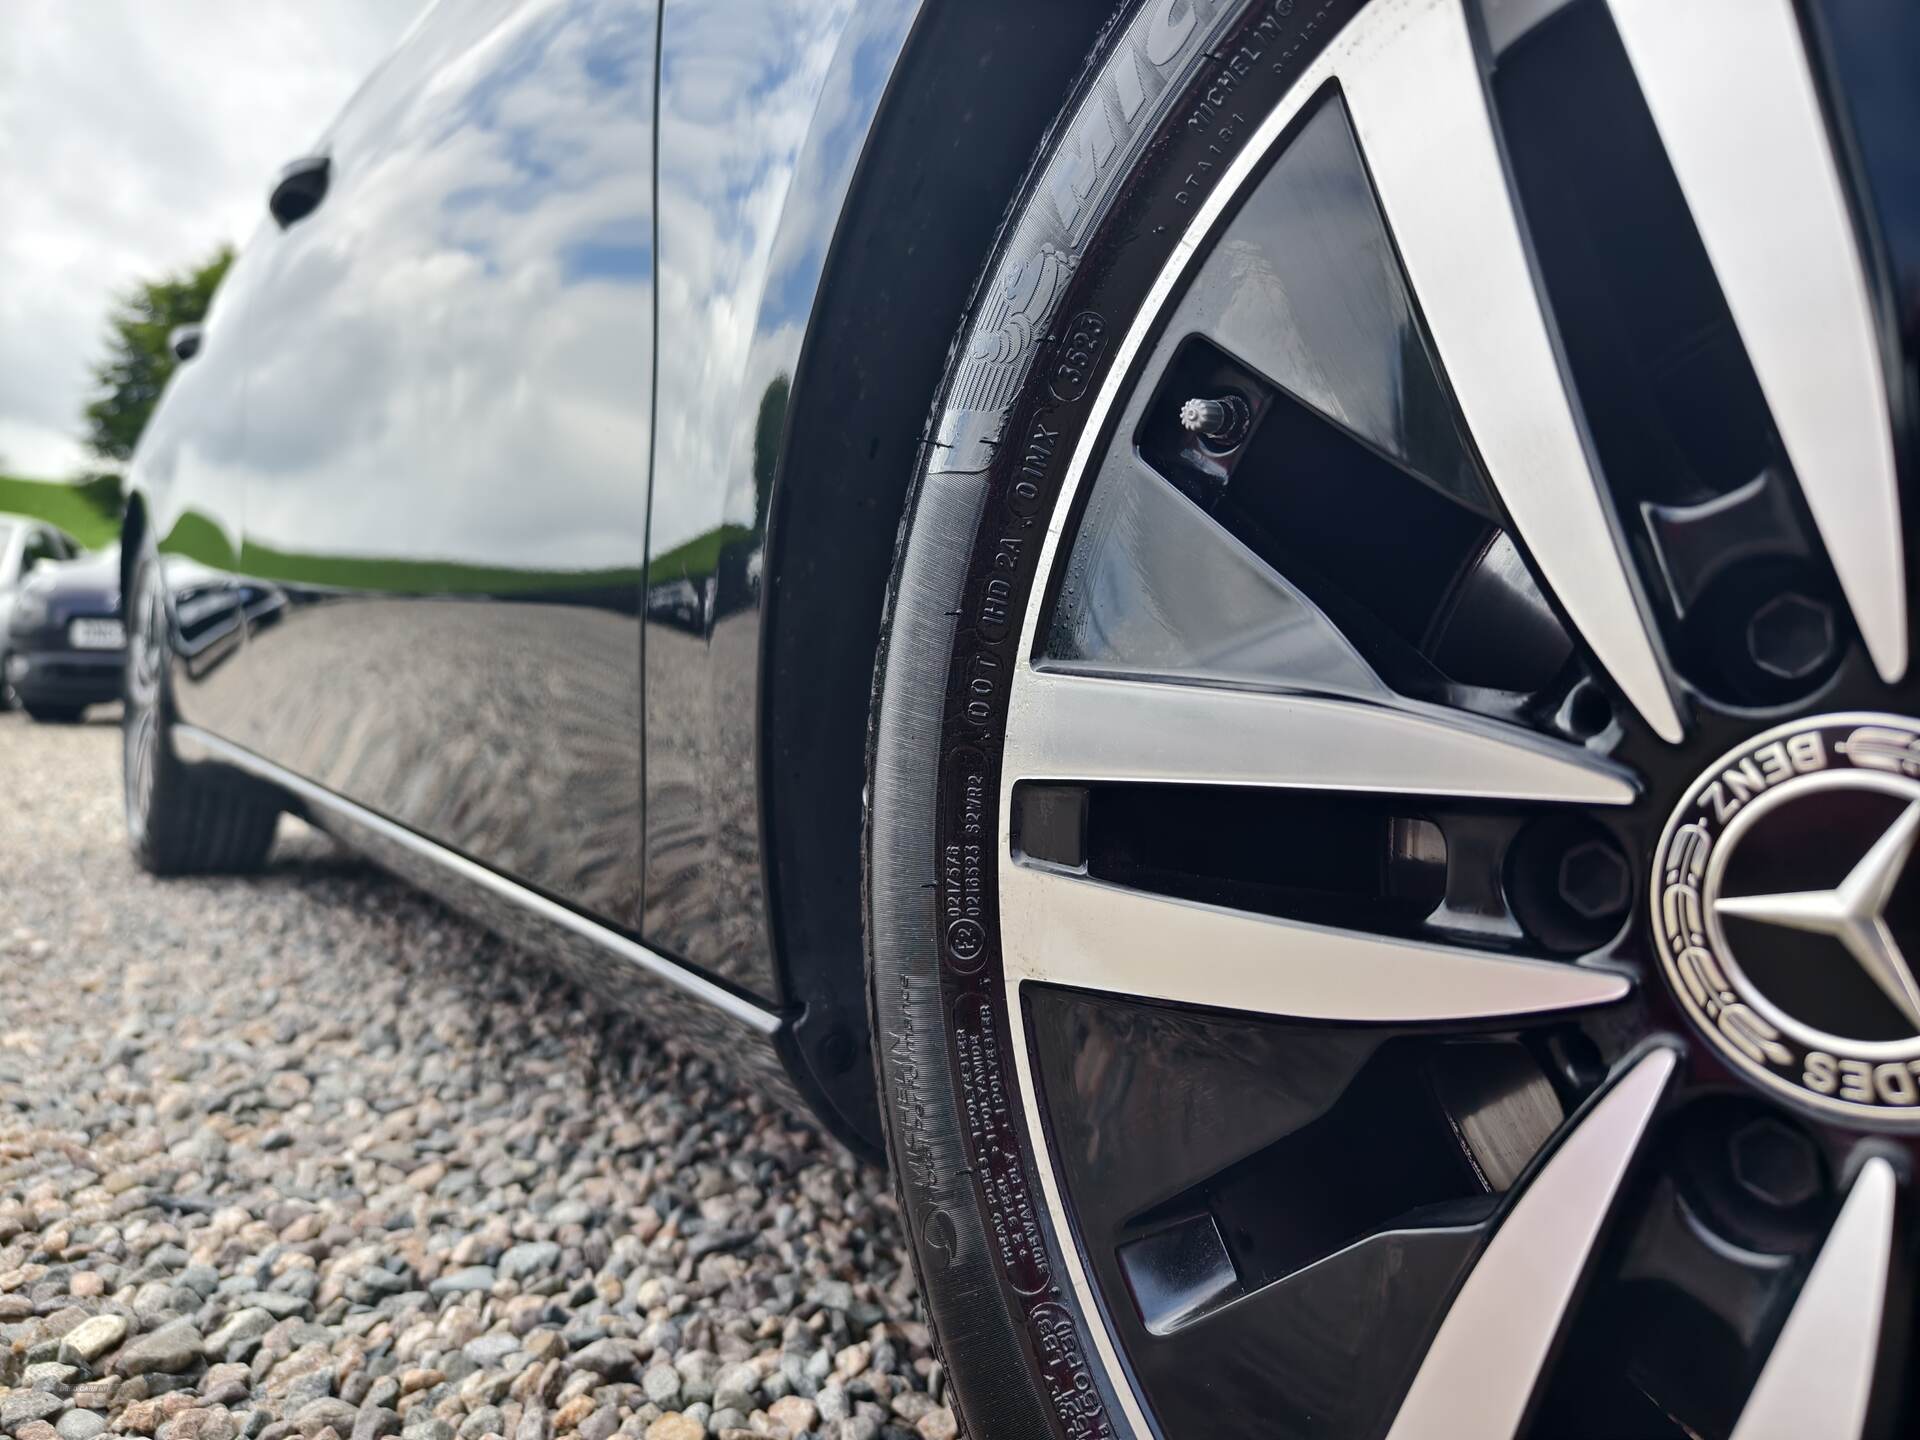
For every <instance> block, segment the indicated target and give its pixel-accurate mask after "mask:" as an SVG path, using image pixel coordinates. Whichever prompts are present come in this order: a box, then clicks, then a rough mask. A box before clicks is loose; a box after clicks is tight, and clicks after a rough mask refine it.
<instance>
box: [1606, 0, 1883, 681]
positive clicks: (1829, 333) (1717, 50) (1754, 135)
mask: <svg viewBox="0 0 1920 1440" xmlns="http://www.w3.org/2000/svg"><path fill="white" fill-rule="evenodd" d="M1612 8H1613V17H1614V22H1615V24H1616V25H1617V26H1618V28H1619V31H1620V38H1621V39H1622V41H1624V42H1625V45H1626V49H1627V55H1628V57H1629V59H1630V60H1631V61H1632V63H1633V68H1634V73H1635V75H1636V76H1637V77H1638V78H1639V81H1640V88H1641V91H1642V93H1643V94H1644V95H1645V96H1646V100H1647V106H1648V108H1649V109H1650V110H1651V111H1652V112H1653V119H1654V123H1655V125H1656V126H1657V127H1658V128H1659V131H1660V139H1661V141H1662V143H1663V144H1664V145H1665V147H1666V151H1667V156H1668V158H1669V159H1670V160H1671V161H1672V163H1673V170H1674V174H1675V176H1677V177H1678V179H1679V181H1680V189H1681V192H1682V193H1683V194H1684V195H1685V196H1686V199H1687V205H1688V208H1689V209H1690V210H1691V211H1692V212H1693V219H1694V223H1695V225H1696V226H1698V227H1699V231H1700V238H1701V241H1702V243H1703V244H1704V245H1705V247H1706V251H1707V256H1708V258H1709V259H1710V260H1711V261H1712V262H1713V268H1714V271H1715V273H1716V274H1717V276H1718V278H1719V281H1720V288H1721V290H1722V292H1723V293H1724V294H1725V295H1726V299H1727V308H1728V309H1729V310H1730V311H1731V312H1732V314H1733V319H1734V324H1735V325H1736V326H1737V327H1738V329H1739V331H1740V338H1741V340H1742V341H1743V342H1744V343H1745V345H1746V349H1747V354H1748V356H1749V358H1750V359H1751V360H1752V362H1753V369H1754V373H1755V375H1756V376H1758V378H1759V381H1760V389H1761V391H1762V393H1764V394H1765V396H1766V398H1767V405H1768V407H1769V408H1770V409H1771V410H1772V411H1773V419H1774V423H1775V424H1776V425H1777V426H1778V427H1779V430H1780V438H1781V441H1782V442H1783V443H1784V444H1785V446H1786V450H1787V455H1788V457H1789V458H1790V459H1791V460H1792V461H1793V468H1794V472H1795V474H1797V475H1798V477H1799V480H1800V488H1801V490H1802V492H1803V493H1804V494H1805V495H1806V498H1807V506H1808V508H1809V509H1810V510H1812V512H1813V518H1814V521H1815V522H1816V523H1817V524H1818V525H1819V527H1820V538H1821V539H1822V540H1823V541H1824V542H1825V544H1826V547H1827V554H1828V555H1829V556H1830V557H1831V559H1832V561H1833V568H1834V570H1835V572H1836V573H1837V574H1838V575H1839V577H1840V586H1841V588H1842V589H1843V590H1844V591H1845V592H1846V596H1847V602H1848V604H1849V605H1851V606H1852V608H1853V614H1854V619H1855V620H1856V621H1857V622H1858V624H1859V626H1860V633H1861V635H1862V637H1864V639H1865V640H1866V643H1867V649H1868V651H1869V653H1870V654H1871V655H1872V656H1873V662H1874V665H1875V666H1876V668H1878V670H1879V671H1880V674H1881V676H1882V677H1883V678H1885V679H1886V680H1888V681H1893V680H1897V679H1899V678H1900V676H1901V675H1902V674H1904V673H1905V671H1906V668H1907V602H1906V576H1905V567H1904V562H1903V560H1902V557H1901V549H1900V537H1901V531H1900V497H1899V492H1898V488H1897V485H1896V481H1895V477H1894V464H1893V433H1892V427H1891V423H1890V420H1889V417H1888V411H1887V397H1886V392H1885V389H1884V385H1885V379H1884V376H1883V375H1882V372H1881V366H1880V359H1879V349H1878V346H1877V344H1876V341H1875V338H1874V323H1873V309H1872V302H1871V300H1870V299H1869V298H1868V293H1867V282H1866V275H1865V271H1864V268H1863V266H1862V263H1861V260H1860V256H1859V253H1858V251H1857V249H1856V247H1855V243H1854V234H1853V225H1852V222H1851V220H1850V219H1849V215H1848V209H1847V200H1846V195H1845V192H1844V190H1843V189H1842V186H1841V181H1840V175H1839V171H1838V169H1837V167H1836V165H1835V163H1834V158H1833V151H1832V148H1831V147H1830V145H1829V144H1828V141H1827V131H1826V122H1825V120H1824V118H1823V117H1822V115H1821V112H1820V101H1819V97H1818V95H1817V94H1816V92H1815V89H1814V82H1813V76H1812V74H1811V72H1810V70H1809V68H1808V64H1807V56H1806V51H1805V47H1804V45H1803V43H1802V41H1801V38H1800V29H1799V24H1798V22H1797V21H1796V20H1795V18H1794V13H1793V6H1792V4H1791V3H1790V0H1686V3H1684V4H1680V3H1676V0H1612Z"/></svg>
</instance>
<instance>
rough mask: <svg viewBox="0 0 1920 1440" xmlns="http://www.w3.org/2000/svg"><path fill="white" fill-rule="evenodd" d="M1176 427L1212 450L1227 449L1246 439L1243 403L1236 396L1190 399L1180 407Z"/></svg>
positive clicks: (1244, 407) (1244, 405)
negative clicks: (1201, 441)
mask: <svg viewBox="0 0 1920 1440" xmlns="http://www.w3.org/2000/svg"><path fill="white" fill-rule="evenodd" d="M1180 428H1181V429H1183V430H1185V431H1187V432H1188V433H1189V434H1193V435H1198V436H1199V437H1200V438H1201V439H1202V440H1203V441H1205V442H1206V443H1207V445H1208V446H1209V447H1210V448H1212V449H1216V450H1231V449H1233V448H1234V446H1236V445H1238V444H1239V443H1240V442H1241V441H1242V440H1244V439H1246V437H1247V403H1246V401H1244V400H1242V399H1241V398H1240V397H1239V396H1238V395H1222V396H1221V397H1220V398H1219V399H1218V400H1206V399H1193V400H1189V401H1187V402H1186V403H1185V404H1183V405H1182V406H1181V407H1180Z"/></svg>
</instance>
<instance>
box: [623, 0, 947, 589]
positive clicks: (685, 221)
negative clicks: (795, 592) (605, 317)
mask: <svg viewBox="0 0 1920 1440" xmlns="http://www.w3.org/2000/svg"><path fill="white" fill-rule="evenodd" d="M912 12H913V7H912V6H911V5H908V4H905V3H888V4H871V3H869V4H865V5H862V6H860V7H858V10H857V11H856V8H855V6H854V5H853V4H851V3H850V0H836V3H830V4H797V3H794V0H756V3H755V4H753V5H751V6H747V5H728V6H705V5H680V6H672V5H669V6H668V7H667V11H666V16H665V20H664V26H665V32H664V43H663V50H664V54H665V57H666V58H665V66H664V69H663V72H662V74H661V84H660V185H659V191H660V198H659V206H660V292H659V304H660V348H661V356H662V359H663V363H662V365H661V368H660V376H659V390H660V402H659V412H658V414H659V419H658V425H659V431H658V434H657V436H656V438H655V443H656V446H657V466H656V472H655V473H656V484H655V494H654V512H653V546H654V549H655V551H656V553H657V552H659V551H661V550H665V549H670V548H672V547H674V546H676V545H679V544H682V543H683V542H685V541H686V540H687V539H689V538H690V537H692V536H695V535H698V534H701V533H703V532H705V531H708V530H711V529H714V528H715V527H717V526H719V525H721V524H738V525H752V524H753V523H755V521H756V520H758V521H760V522H762V523H764V520H765V517H764V516H762V515H758V514H757V511H756V503H755V493H754V486H753V476H752V471H751V457H752V442H753V428H754V421H755V417H756V413H757V409H758V406H759V404H760V398H761V396H762V395H763V394H764V393H765V392H766V390H767V388H768V386H769V385H771V384H772V383H773V382H774V379H775V377H776V376H779V375H782V374H785V375H792V374H793V372H794V368H795V365H796V364H797V362H798V359H799V352H800V341H801V338H802V333H803V329H804V326H805V323H806V318H807V311H808V307H809V306H810V305H811V303H812V299H813V295H814V291H815V287H816V284H817V281H818V278H819V275H820V271H821V269H822V267H823V266H824V264H825V260H826V251H827V245H828V242H829V241H830V240H831V238H832V233H833V223H834V221H835V220H836V219H837V218H838V216H839V213H840V207H841V205H842V202H843V201H844V199H845V196H846V191H847V186H848V184H849V183H850V182H851V180H852V176H853V167H854V163H855V161H856V160H857V159H858V157H859V148H860V144H861V142H862V141H863V140H864V138H865V136H866V131H867V126H868V122H869V120H870V119H871V116H872V113H873V109H874V107H875V105H876V104H877V103H878V100H879V88H880V82H881V80H882V79H883V78H884V76H885V74H886V73H887V71H888V69H889V67H890V66H891V64H892V62H893V59H894V57H895V55H897V54H898V52H899V49H900V46H901V44H902V43H903V42H904V39H905V36H906V29H907V25H908V23H909V21H910V20H911V18H912ZM742 93H745V94H749V95H751V96H752V97H753V99H752V105H753V114H752V119H751V123H747V124H742V123H740V120H741V117H740V116H739V115H738V113H737V104H738V99H737V97H738V96H739V95H741V94H742ZM676 361H678V362H679V363H676Z"/></svg>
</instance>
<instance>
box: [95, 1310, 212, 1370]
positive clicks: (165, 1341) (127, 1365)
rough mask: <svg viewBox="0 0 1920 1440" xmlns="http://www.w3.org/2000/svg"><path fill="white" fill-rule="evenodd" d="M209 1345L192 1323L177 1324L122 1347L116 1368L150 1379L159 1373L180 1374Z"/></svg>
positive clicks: (140, 1336) (186, 1321) (115, 1359)
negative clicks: (152, 1374) (150, 1375)
mask: <svg viewBox="0 0 1920 1440" xmlns="http://www.w3.org/2000/svg"><path fill="white" fill-rule="evenodd" d="M205 1345H206V1341H205V1340H204V1339H202V1337H201V1335H200V1332H199V1331H198V1330H196V1329H194V1328H193V1322H192V1321H190V1320H174V1321H170V1322H169V1323H167V1324H165V1325H162V1326H161V1327H160V1328H159V1329H158V1330H154V1331H151V1332H149V1333H148V1334H145V1335H139V1336H136V1337H135V1338H134V1339H132V1340H129V1341H128V1342H127V1343H126V1344H125V1345H123V1346H121V1347H120V1352H119V1353H118V1354H117V1355H115V1356H114V1357H113V1366H114V1369H116V1370H118V1371H119V1372H120V1373H121V1374H122V1375H146V1374H149V1373H150V1372H152V1371H156V1370H158V1371H160V1372H162V1373H164V1374H169V1375H173V1374H178V1373H179V1372H180V1371H182V1370H185V1369H188V1368H189V1367H191V1366H192V1365H193V1364H194V1363H195V1362H197V1361H198V1360H199V1359H200V1357H201V1354H202V1352H203V1351H204V1348H205Z"/></svg>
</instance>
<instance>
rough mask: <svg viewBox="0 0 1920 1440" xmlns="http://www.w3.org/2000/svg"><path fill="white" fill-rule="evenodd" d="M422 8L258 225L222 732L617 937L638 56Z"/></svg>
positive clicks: (548, 31) (516, 17)
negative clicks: (244, 630) (315, 190)
mask: <svg viewBox="0 0 1920 1440" xmlns="http://www.w3.org/2000/svg"><path fill="white" fill-rule="evenodd" d="M656 30H657V22H656V18H655V14H654V12H653V9H652V7H651V6H650V5H648V4H644V3H634V0H542V3H512V0H447V3H443V4H442V5H440V6H438V7H437V8H436V9H434V10H432V11H431V12H429V14H428V15H427V17H426V18H425V19H424V20H423V21H422V22H421V23H420V25H419V26H417V27H416V29H415V30H414V31H413V33H412V34H411V35H410V36H409V37H408V39H407V40H406V41H405V42H403V44H402V46H401V48H400V50H399V51H398V52H397V53H396V54H395V55H394V57H393V58H392V59H391V60H390V61H389V62H388V63H387V65H386V66H385V67H384V68H383V69H382V70H381V71H380V72H379V73H378V74H377V75H376V76H375V77H374V79H373V80H371V81H370V82H369V83H368V84H367V85H366V86H365V87H364V88H363V90H362V91H361V93H360V94H359V95H358V96H357V97H356V99H355V101H354V102H353V104H352V105H351V106H350V107H349V108H348V110H347V112H346V113H345V114H344V115H343V116H342V117H341V119H340V121H339V122H338V123H337V124H336V126H335V127H334V129H333V130H332V131H331V132H330V133H329V134H328V135H327V136H326V137H325V138H324V139H323V141H322V142H321V144H320V145H319V146H318V147H317V150H316V153H318V154H324V155H326V156H328V157H329V160H330V169H329V178H328V185H327V190H326V195H325V198H324V201H323V202H322V203H321V204H320V205H319V206H318V208H317V209H315V210H314V211H313V212H312V213H311V214H310V215H307V216H306V217H305V218H302V219H299V220H298V221H297V222H295V223H292V224H290V225H289V226H288V227H287V228H286V230H285V232H284V233H277V232H276V233H273V234H272V235H271V236H270V238H269V241H268V243H267V245H266V247H265V248H266V252H267V253H266V257H265V260H264V272H265V273H264V278H263V279H262V281H261V284H260V288H259V293H258V296H257V301H256V305H255V308H254V313H253V315H252V317H251V330H252V337H253V342H254V356H253V363H252V366H251V370H250V376H249V391H248V412H247V436H246V452H245V453H246V515H245V526H244V534H243V541H242V546H241V556H240V564H239V567H238V568H239V569H240V570H241V571H243V572H244V573H245V575H246V576H247V578H248V580H249V582H250V583H251V584H252V585H254V586H255V587H256V589H257V594H258V596H259V597H260V598H259V599H258V600H257V602H256V603H255V604H254V605H253V606H252V607H250V610H249V621H250V623H249V626H248V635H247V643H246V646H245V650H244V653H243V654H242V656H241V658H240V660H239V661H238V663H236V664H234V665H232V666H230V667H228V669H229V670H230V672H231V676H232V681H231V685H230V686H226V687H224V688H225V694H224V695H223V699H225V700H226V701H227V702H228V703H227V704H226V705H225V706H223V710H222V714H221V720H220V725H219V727H218V728H219V730H220V732H221V733H222V734H224V735H225V736H226V737H227V738H228V739H230V740H232V741H234V742H236V743H238V744H241V745H244V746H246V747H247V748H249V749H251V750H253V751H254V752H256V753H257V754H259V755H261V756H263V757H265V758H266V759H268V760H271V761H273V762H275V763H277V764H280V765H283V766H285V767H286V768H288V769H290V770H293V771H295V772H296V773H299V774H301V775H303V776H306V777H309V778H311V779H312V780H314V781H315V782H316V783H319V784H321V785H324V786H326V787H328V788H329V789H332V790H334V791H336V792H338V793H339V794H341V795H344V796H346V797H347V798H349V799H352V800H354V801H356V802H358V803H359V804H361V805H364V806H366V807H367V808H368V809H370V810H373V811H375V812H376V813H378V814H381V815H384V816H386V817H387V818H389V819H392V820H394V821H397V822H399V823H401V824H403V825H406V826H408V827H410V828H412V829H415V830H417V831H419V832H421V833H423V834H425V835H427V836H429V837H431V838H433V839H434V840H436V841H438V842H439V843H441V844H443V845H446V846H448V847H450V848H452V849H454V850H456V851H459V852H461V853H463V854H466V855H469V856H471V857H472V858H474V859H476V860H479V861H481V862H482V863H484V864H488V865H492V866H494V867H496V868H498V869H500V870H502V871H504V872H506V873H508V874H511V875H513V876H515V877H516V878H518V879H520V880H522V881H524V882H526V883H528V884H530V885H532V886H534V887H535V888H536V889H539V890H542V891H544V892H546V893H549V894H551V895H553V896H555V897H556V898H558V899H561V900H563V901H565V902H567V903H569V904H572V905H574V906H576V907H578V908H580V909H583V910H586V911H589V912H591V913H593V914H594V915H596V916H599V917H600V918H602V919H605V920H607V921H610V922H612V923H613V924H616V925H618V926H621V927H624V928H633V927H634V926H636V925H637V923H638V918H639V911H640V881H641V867H640V850H639V847H640V834H641V825H640V817H639V806H640V802H641V792H642V785H641V778H640V763H641V740H640V728H641V713H640V683H641V670H640V665H641V660H640V647H641V638H642V637H641V624H640V588H641V564H642V556H643V546H644V537H645V524H646V485H647V456H648V448H649V429H650V401H651V389H652V374H651V343H652V328H653V233H652V232H653V224H652V185H651V176H650V157H651V155H652V123H653V103H652V89H653V77H654V53H653V52H654V44H655V39H656Z"/></svg>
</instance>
